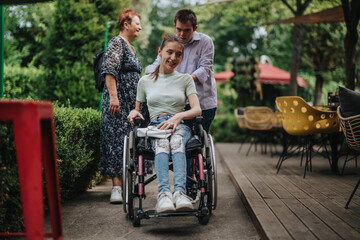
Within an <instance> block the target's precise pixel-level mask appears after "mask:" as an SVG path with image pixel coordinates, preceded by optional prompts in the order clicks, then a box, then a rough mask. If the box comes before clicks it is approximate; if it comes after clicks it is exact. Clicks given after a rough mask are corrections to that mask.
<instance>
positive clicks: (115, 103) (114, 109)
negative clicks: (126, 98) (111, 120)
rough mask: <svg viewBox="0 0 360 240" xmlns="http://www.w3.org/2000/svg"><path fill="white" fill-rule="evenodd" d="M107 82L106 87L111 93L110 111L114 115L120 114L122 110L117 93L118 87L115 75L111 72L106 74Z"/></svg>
mask: <svg viewBox="0 0 360 240" xmlns="http://www.w3.org/2000/svg"><path fill="white" fill-rule="evenodd" d="M105 83H106V87H107V88H108V90H109V95H110V108H109V111H110V113H111V114H113V115H115V116H116V115H119V112H120V103H119V98H118V95H117V89H116V80H115V77H114V76H113V75H111V74H106V75H105Z"/></svg>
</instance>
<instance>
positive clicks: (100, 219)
mask: <svg viewBox="0 0 360 240" xmlns="http://www.w3.org/2000/svg"><path fill="white" fill-rule="evenodd" d="M217 159H218V160H217V161H218V162H217V167H218V173H217V176H218V188H219V196H218V207H217V209H216V210H215V211H213V215H212V217H211V218H210V221H209V223H208V224H207V225H205V226H204V225H201V224H199V223H198V220H197V218H196V217H170V218H152V219H144V220H142V221H141V225H140V227H138V228H134V227H133V226H132V224H131V222H130V221H129V220H128V219H127V218H126V217H125V214H124V212H123V206H122V205H113V204H110V203H109V198H110V190H111V182H106V183H105V184H103V185H100V186H96V187H95V188H93V189H90V190H89V191H87V192H86V193H84V194H83V195H81V196H79V197H77V198H76V199H74V200H71V201H69V202H66V203H64V204H63V205H62V214H63V229H64V239H68V240H71V239H74V240H75V239H76V240H81V239H84V240H85V239H86V240H88V239H101V240H104V239H106V240H112V239H131V240H135V239H147V240H151V239H223V240H225V239H226V240H229V239H260V238H259V235H258V233H257V232H256V230H255V228H254V226H253V224H252V222H251V219H250V217H249V215H248V214H247V212H246V210H245V208H244V206H243V204H242V202H241V200H240V198H239V196H238V195H237V193H236V191H235V189H234V186H233V185H232V183H231V182H230V180H229V177H228V175H227V173H226V172H225V170H224V167H223V165H222V163H221V162H219V158H217ZM146 192H147V198H146V199H145V201H144V208H145V209H153V208H154V207H155V203H156V181H155V182H153V183H151V184H150V185H149V186H148V187H147V189H146Z"/></svg>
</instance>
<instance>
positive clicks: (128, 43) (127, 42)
mask: <svg viewBox="0 0 360 240" xmlns="http://www.w3.org/2000/svg"><path fill="white" fill-rule="evenodd" d="M119 36H120V37H121V38H122V39H124V41H125V42H126V44H127V45H128V46H129V48H130V51H131V52H132V53H133V54H135V53H134V51H133V49H132V47H131V44H130V42H129V41H128V40H127V38H126V37H124V36H121V34H119Z"/></svg>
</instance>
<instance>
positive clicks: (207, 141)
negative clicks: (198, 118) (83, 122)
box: [204, 131, 217, 210]
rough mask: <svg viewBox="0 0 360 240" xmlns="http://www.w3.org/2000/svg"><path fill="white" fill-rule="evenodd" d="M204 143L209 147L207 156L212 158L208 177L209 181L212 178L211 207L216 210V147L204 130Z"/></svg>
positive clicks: (206, 147)
mask: <svg viewBox="0 0 360 240" xmlns="http://www.w3.org/2000/svg"><path fill="white" fill-rule="evenodd" d="M204 144H205V149H208V151H205V152H207V153H206V155H205V157H206V158H210V164H211V170H212V171H211V175H212V176H211V178H210V177H208V179H209V181H210V180H211V185H209V186H210V187H211V189H209V191H210V193H211V196H212V200H211V201H212V203H211V209H212V210H215V209H216V206H217V169H216V158H215V148H214V142H213V139H212V137H211V135H210V134H207V133H206V132H205V131H204Z"/></svg>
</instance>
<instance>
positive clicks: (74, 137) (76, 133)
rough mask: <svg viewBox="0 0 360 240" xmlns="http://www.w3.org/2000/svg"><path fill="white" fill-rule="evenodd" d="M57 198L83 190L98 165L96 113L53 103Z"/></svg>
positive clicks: (65, 197)
mask: <svg viewBox="0 0 360 240" xmlns="http://www.w3.org/2000/svg"><path fill="white" fill-rule="evenodd" d="M54 122H55V135H56V149H57V158H58V170H59V179H60V188H61V198H62V200H66V199H68V198H72V197H74V196H76V195H78V194H79V193H82V192H84V191H85V190H86V189H87V187H88V186H89V183H90V181H91V179H92V178H94V177H95V175H96V172H97V171H98V169H99V154H100V153H99V151H100V113H99V112H98V111H96V110H93V109H90V108H87V109H78V108H71V107H58V106H56V105H55V106H54Z"/></svg>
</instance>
